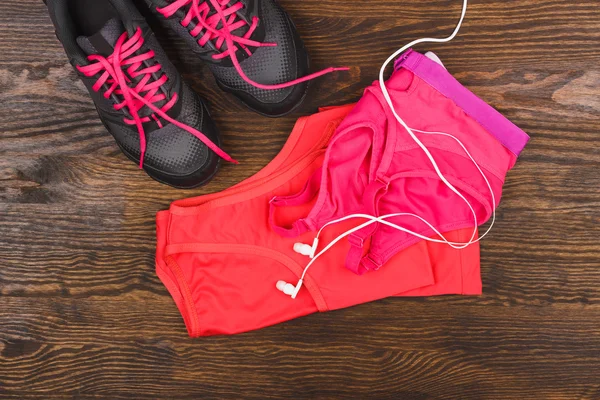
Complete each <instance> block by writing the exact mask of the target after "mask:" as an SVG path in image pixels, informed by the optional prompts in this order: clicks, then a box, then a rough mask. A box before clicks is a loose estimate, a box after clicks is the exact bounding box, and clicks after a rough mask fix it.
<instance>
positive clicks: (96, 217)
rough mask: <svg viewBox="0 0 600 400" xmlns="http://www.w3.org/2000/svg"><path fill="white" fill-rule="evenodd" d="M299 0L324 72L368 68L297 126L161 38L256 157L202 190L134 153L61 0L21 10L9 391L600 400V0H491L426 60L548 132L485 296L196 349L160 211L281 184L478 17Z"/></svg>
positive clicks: (10, 168)
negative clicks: (82, 71) (58, 7)
mask: <svg viewBox="0 0 600 400" xmlns="http://www.w3.org/2000/svg"><path fill="white" fill-rule="evenodd" d="M281 3H282V5H283V6H284V7H286V9H287V10H288V11H289V12H290V14H291V15H292V16H293V18H294V20H295V22H296V23H297V25H298V28H299V30H300V32H301V33H302V35H303V37H304V39H305V41H306V45H307V47H308V48H309V50H310V53H311V56H312V64H313V68H314V69H317V68H320V67H326V66H329V65H332V64H334V65H349V66H351V67H352V69H351V71H350V72H349V73H348V74H343V73H340V74H336V75H332V76H329V77H327V78H325V79H322V80H321V81H320V82H319V84H318V85H313V86H312V88H311V92H310V95H309V98H308V101H307V102H306V103H305V104H304V106H303V107H302V108H301V110H299V111H298V112H296V113H294V114H293V115H290V116H287V117H285V118H281V119H265V118H262V117H259V116H257V115H254V114H252V113H250V112H247V111H246V110H245V109H244V108H243V107H242V106H240V105H239V104H238V103H236V102H235V101H234V100H233V99H232V98H230V97H229V96H228V95H225V94H223V93H222V92H221V91H220V90H219V89H218V88H217V87H216V85H215V83H214V80H213V78H212V76H211V75H210V73H209V71H208V69H207V68H206V67H205V66H203V65H202V64H201V63H200V62H199V61H198V60H196V59H195V58H194V57H193V55H192V54H191V53H190V52H188V51H186V47H185V45H184V43H182V42H181V41H180V40H179V39H177V38H175V37H174V36H173V35H172V34H170V33H169V32H164V31H157V34H158V36H159V38H160V40H161V42H162V43H163V45H164V46H165V48H166V50H167V52H168V53H169V55H170V56H171V57H172V58H173V60H174V62H175V63H176V65H177V66H178V67H179V68H180V70H181V71H182V73H183V75H184V76H185V78H186V79H187V80H188V81H189V82H191V84H192V85H193V87H194V88H195V89H196V90H197V91H198V92H199V93H201V94H202V95H203V96H205V97H207V98H209V99H210V101H211V104H212V110H213V113H214V115H215V117H216V122H217V124H218V125H219V127H220V128H221V130H222V131H223V132H225V145H224V146H225V148H226V149H227V150H229V151H230V153H231V154H232V156H234V157H235V158H237V159H238V160H240V161H241V166H238V167H234V166H229V165H227V166H225V168H223V170H222V172H221V173H220V175H219V176H218V177H217V179H215V180H214V181H213V182H212V183H211V184H210V185H208V186H207V187H205V188H202V189H197V190H193V191H181V190H176V189H172V188H168V187H166V186H162V185H159V184H158V183H155V182H153V181H151V180H150V179H149V178H147V177H146V176H145V175H144V174H143V173H141V172H140V171H138V170H137V168H136V166H135V165H134V164H132V163H130V162H129V161H127V160H126V159H125V157H124V156H123V155H122V154H121V153H120V152H119V150H118V149H117V147H116V146H115V144H114V142H113V140H112V139H111V137H110V136H109V135H108V134H107V133H106V132H105V130H104V128H103V127H102V125H101V123H100V122H99V120H98V118H97V116H96V113H95V111H94V107H93V104H92V103H91V101H90V100H89V97H88V95H87V93H86V91H85V89H84V88H83V86H82V85H81V83H80V82H78V80H77V78H76V77H75V75H74V73H73V72H72V70H71V67H70V65H68V63H67V62H66V59H65V56H64V53H63V50H62V48H61V46H60V44H59V43H58V42H57V41H56V39H55V37H54V35H53V28H52V26H51V23H50V21H49V18H48V16H47V13H46V10H45V8H44V5H43V4H42V2H41V1H37V0H36V1H33V0H27V1H17V0H6V1H4V2H0V104H1V105H2V107H0V121H2V122H1V125H0V398H1V399H44V400H46V399H66V398H69V399H114V400H119V399H240V398H247V399H280V398H281V399H283V398H295V399H341V398H348V399H350V398H352V399H401V400H403V399H407V400H412V399H414V400H426V399H427V400H429V399H484V400H485V399H551V400H558V399H590V400H591V399H600V289H599V287H600V242H599V239H598V237H599V236H600V229H599V226H600V146H599V145H598V143H599V136H598V135H599V133H598V132H599V128H600V6H599V5H598V2H597V1H596V0H583V1H579V2H570V1H566V0H521V1H505V0H485V1H484V0H472V1H470V8H469V11H468V14H467V19H466V21H465V25H464V27H463V30H462V31H461V33H460V35H459V36H458V37H457V38H456V40H455V41H453V42H451V43H449V44H444V45H434V46H429V47H427V48H420V49H421V50H423V49H431V50H434V51H436V53H437V54H438V55H439V56H440V57H441V58H442V60H443V61H444V63H445V64H446V66H447V67H448V68H449V70H450V71H451V72H452V73H453V74H454V75H455V76H456V77H457V79H459V80H460V81H461V82H462V83H464V84H465V85H466V86H467V87H469V88H470V89H471V90H472V91H474V92H475V93H476V94H477V95H479V96H480V97H482V98H483V99H485V100H486V101H487V102H489V103H490V104H492V105H493V106H494V107H496V108H497V109H498V110H500V111H501V112H502V113H503V114H504V115H506V116H507V117H508V118H509V119H511V120H512V121H514V122H515V123H516V124H518V125H519V126H521V127H522V128H523V129H525V130H526V131H527V132H528V133H529V134H530V135H531V136H532V141H531V142H530V144H529V146H528V147H527V148H526V150H525V152H524V153H523V155H522V157H521V158H520V160H519V163H518V164H517V166H516V168H515V169H513V170H512V171H511V172H510V174H509V176H508V179H507V182H506V185H505V191H504V194H503V199H502V203H501V206H500V208H499V212H498V222H497V226H496V228H495V230H494V231H493V232H492V234H491V235H490V236H489V238H487V239H486V240H485V241H484V242H483V243H482V254H481V255H482V277H483V281H484V295H483V296H482V297H479V298H460V297H441V298H427V299H386V300H382V301H379V302H375V303H371V304H365V305H361V306H358V307H353V308H350V309H346V310H341V311H336V312H331V313H327V314H319V315H312V316H309V317H305V318H301V319H298V320H295V321H291V322H289V323H285V324H281V325H278V326H274V327H271V328H267V329H264V330H261V331H257V332H250V333H247V334H243V335H238V336H233V337H214V338H206V339H196V340H191V339H188V338H187V335H186V331H185V328H184V325H183V323H182V321H181V317H180V316H179V314H178V312H177V309H176V307H175V306H174V304H173V302H172V300H171V299H170V297H169V295H168V293H167V291H166V290H165V288H164V287H163V286H162V284H161V283H160V281H159V280H158V278H157V277H156V275H155V273H154V267H153V261H154V254H153V252H154V246H155V242H154V240H155V239H154V214H155V213H156V211H158V210H161V209H164V208H165V207H167V206H168V204H169V203H170V202H171V201H173V200H175V199H178V198H183V197H190V196H194V195H200V194H203V193H209V192H213V191H218V190H222V189H224V188H226V187H229V186H231V185H233V184H235V183H237V182H239V181H241V180H242V179H244V178H246V177H248V176H250V175H252V174H253V173H255V172H256V171H258V170H260V168H262V167H263V166H264V165H266V163H267V162H268V161H269V160H270V159H272V158H273V157H274V156H275V155H276V154H277V152H278V151H279V150H280V149H281V146H282V145H283V143H284V142H285V140H286V138H287V135H288V134H289V132H290V130H291V128H292V126H293V124H294V121H295V120H296V119H297V118H298V117H299V116H301V115H307V114H310V113H312V112H314V111H315V110H316V109H317V107H319V106H323V105H333V104H345V103H349V102H352V101H355V100H357V99H358V98H359V97H360V95H361V93H362V90H363V89H364V87H365V86H367V85H369V84H370V83H371V82H372V81H373V80H374V79H375V78H376V74H377V72H378V68H379V64H380V63H381V62H382V61H383V60H384V59H385V58H386V57H387V55H388V54H389V53H391V52H392V51H393V50H395V49H396V48H398V47H399V46H401V45H402V44H403V43H406V42H408V41H409V40H411V39H414V38H417V37H423V36H443V35H445V34H447V33H448V32H450V31H451V30H452V28H453V26H454V24H455V23H456V20H457V17H458V14H459V11H460V1H458V0H456V1H445V0H444V1H442V0H426V1H421V0H404V1H396V0H369V1H367V2H364V1H363V2H355V1H347V0H302V1H293V0H281ZM151 22H152V21H151Z"/></svg>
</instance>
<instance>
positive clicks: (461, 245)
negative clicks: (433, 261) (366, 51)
mask: <svg viewBox="0 0 600 400" xmlns="http://www.w3.org/2000/svg"><path fill="white" fill-rule="evenodd" d="M467 3H468V0H463V6H462V12H461V16H460V20H459V21H458V24H457V25H456V28H455V29H454V31H453V32H452V34H451V35H450V36H448V37H446V38H443V39H437V38H421V39H417V40H413V41H412V42H410V43H408V44H407V45H405V46H403V47H402V48H400V49H399V50H397V51H396V52H394V54H392V55H391V56H390V57H389V58H388V59H387V60H386V61H385V62H384V63H383V65H382V66H381V69H380V71H379V84H380V87H381V90H382V92H383V96H384V98H385V100H386V102H387V104H388V106H389V107H390V109H391V110H392V113H393V114H394V117H395V118H396V120H397V121H398V122H399V123H400V125H402V126H403V127H404V129H405V130H406V131H407V132H408V134H409V135H410V136H411V138H412V139H413V140H414V141H415V143H417V145H418V146H419V147H420V148H421V149H422V150H423V152H424V153H425V155H426V156H427V158H428V159H429V161H430V162H431V164H432V166H433V168H434V170H435V171H436V173H437V175H438V177H439V178H440V180H441V181H442V182H443V183H444V184H445V185H446V186H447V187H448V188H449V189H450V190H451V191H452V192H454V193H455V194H457V195H458V196H459V197H460V198H461V199H462V200H463V201H464V202H465V203H466V204H467V206H468V207H469V209H470V211H471V213H472V214H473V219H474V228H473V234H472V235H471V238H470V239H469V241H468V242H466V243H457V242H451V241H448V240H447V239H446V238H445V237H444V235H443V234H442V233H441V232H439V231H438V230H437V229H436V228H435V227H434V226H433V225H432V224H430V223H429V222H428V221H426V220H425V219H423V218H422V217H420V216H418V215H416V214H412V213H394V214H387V215H382V216H380V217H375V216H372V215H368V214H352V215H347V216H345V217H342V218H339V219H336V220H334V221H330V222H328V223H327V224H325V225H324V226H322V227H321V229H320V230H319V232H318V233H317V236H316V239H317V240H315V242H314V243H315V244H314V246H316V244H317V243H318V238H319V236H320V235H321V233H322V231H323V230H324V229H325V228H326V227H328V226H331V225H334V224H337V223H340V222H342V221H346V220H349V219H354V218H362V219H367V220H368V221H367V222H365V223H363V224H361V225H358V226H356V227H354V228H352V229H350V230H348V231H346V232H344V233H343V234H341V235H339V236H338V237H336V238H335V239H333V240H332V241H331V242H330V243H329V244H328V245H327V246H326V247H325V248H324V249H323V250H321V251H320V252H319V253H317V254H316V255H315V256H314V257H313V258H312V259H311V260H310V262H309V263H308V264H307V265H306V267H305V268H304V271H303V272H302V276H301V278H300V280H299V282H298V284H297V285H296V287H295V290H294V293H293V294H292V298H295V297H296V295H297V293H298V291H299V290H300V288H301V287H302V284H303V281H304V278H305V276H306V273H307V271H308V269H309V268H310V267H311V266H312V265H313V264H314V262H315V261H316V260H317V259H318V258H319V257H321V256H322V255H323V254H325V253H326V252H327V251H328V250H329V249H330V248H331V247H333V246H334V245H335V244H336V243H338V242H339V241H340V240H342V239H343V238H345V237H347V236H349V235H351V234H353V233H354V232H357V231H359V230H361V229H363V228H365V227H367V226H369V225H371V224H374V223H377V222H378V223H381V224H384V225H387V226H390V227H392V228H394V229H397V230H400V231H403V232H406V233H409V234H411V235H414V236H416V237H418V238H420V239H423V240H427V241H430V242H435V243H445V244H448V245H449V246H451V247H452V248H455V249H464V248H466V247H467V246H469V245H471V244H473V243H476V242H478V241H480V240H481V239H483V238H484V237H485V236H486V235H487V234H488V233H489V232H490V231H491V229H492V227H493V226H494V223H495V221H496V198H495V196H494V191H493V190H492V187H491V185H490V183H489V181H488V179H487V177H486V176H485V174H484V173H483V171H482V170H481V168H480V167H479V165H478V164H477V162H476V161H475V159H474V158H473V157H472V156H471V154H470V153H469V151H468V150H467V148H466V147H465V146H464V145H463V143H462V142H461V141H460V140H459V139H458V138H456V137H455V136H453V135H451V134H449V133H446V132H429V131H423V130H419V129H412V128H410V127H409V126H408V125H407V124H406V122H404V120H403V119H402V118H401V117H400V116H399V115H398V113H397V112H396V110H395V108H394V105H393V102H392V99H391V96H390V94H389V92H388V90H387V88H386V86H385V79H384V74H385V70H386V68H387V66H388V65H389V64H390V63H391V62H392V61H393V60H394V59H395V58H396V57H398V55H400V54H402V53H403V52H405V51H406V50H408V49H409V48H411V47H413V46H415V45H417V44H420V43H426V42H430V43H445V42H449V41H451V40H452V39H454V38H455V37H456V35H457V34H458V32H459V31H460V28H461V26H462V23H463V20H464V18H465V15H466V12H467ZM414 132H419V133H422V134H429V135H442V136H447V137H451V138H452V139H454V140H455V141H456V142H457V143H458V144H459V145H460V146H461V147H462V149H463V150H464V151H465V153H466V154H467V156H468V157H469V158H470V159H471V161H472V162H473V163H474V164H475V166H476V167H477V170H478V171H479V173H480V174H481V176H482V177H483V179H484V180H485V183H486V184H487V186H488V189H489V190H490V194H491V198H492V222H491V224H490V226H489V227H488V229H487V230H486V231H485V233H483V234H482V235H481V236H480V237H479V238H477V239H476V238H475V237H476V236H477V226H478V224H477V214H476V212H475V210H474V209H473V206H472V205H471V204H470V203H469V201H468V200H467V199H466V198H465V197H464V196H463V195H462V194H461V193H460V192H459V191H458V190H457V189H456V188H455V187H454V186H453V185H452V184H451V183H450V182H449V181H448V180H447V179H446V178H445V177H444V175H443V174H442V172H441V171H440V169H439V167H438V165H437V163H436V161H435V159H434V158H433V156H432V155H431V153H430V152H429V150H428V149H427V147H426V146H425V145H424V144H423V143H422V142H421V141H420V140H419V138H418V137H417V136H416V135H415V134H414ZM400 216H411V217H415V218H417V219H419V220H421V221H422V222H423V223H425V224H426V225H427V226H428V227H429V228H430V229H431V230H433V231H434V232H435V234H436V235H438V236H439V237H440V238H441V240H440V239H433V238H430V237H427V236H424V235H421V234H419V233H417V232H413V231H411V230H409V229H406V228H403V227H401V226H399V225H396V224H394V223H392V222H389V221H387V219H389V218H394V217H400ZM314 250H315V249H313V252H314Z"/></svg>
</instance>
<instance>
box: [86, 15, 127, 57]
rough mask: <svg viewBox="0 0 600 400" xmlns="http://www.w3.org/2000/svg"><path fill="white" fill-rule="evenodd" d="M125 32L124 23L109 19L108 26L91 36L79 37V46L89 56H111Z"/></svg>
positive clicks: (105, 25) (116, 19)
mask: <svg viewBox="0 0 600 400" xmlns="http://www.w3.org/2000/svg"><path fill="white" fill-rule="evenodd" d="M123 32H125V27H124V26H123V23H122V22H121V20H119V19H118V18H113V19H109V20H108V21H107V22H106V24H104V26H103V27H102V28H101V29H100V30H99V31H98V32H96V33H94V34H93V35H91V36H79V37H78V38H77V44H78V45H79V47H81V49H82V50H83V51H84V52H85V53H86V54H87V55H92V54H100V55H102V56H104V57H108V56H109V55H111V54H112V53H113V51H114V49H115V44H116V43H117V40H119V37H120V36H121V35H122V34H123Z"/></svg>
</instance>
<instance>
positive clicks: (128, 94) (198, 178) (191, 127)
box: [45, 0, 233, 188]
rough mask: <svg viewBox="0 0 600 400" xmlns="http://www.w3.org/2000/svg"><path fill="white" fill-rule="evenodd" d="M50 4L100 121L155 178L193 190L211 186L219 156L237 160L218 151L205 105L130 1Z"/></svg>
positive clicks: (87, 0) (71, 0)
mask: <svg viewBox="0 0 600 400" xmlns="http://www.w3.org/2000/svg"><path fill="white" fill-rule="evenodd" d="M45 2H46V3H47V5H48V9H49V12H50V16H51V18H52V21H53V23H54V26H55V28H56V36H57V37H58V39H59V40H60V42H61V43H62V45H63V47H64V48H65V51H66V53H67V55H68V57H69V61H70V62H71V64H72V65H73V66H74V67H75V69H76V71H77V72H78V74H79V77H80V78H81V80H82V81H83V83H84V84H85V86H86V87H87V88H88V90H89V92H90V94H91V96H92V99H93V100H94V103H95V105H96V109H97V110H98V114H99V115H100V119H101V120H102V122H103V123H104V125H105V126H106V129H107V130H108V131H109V132H110V133H111V134H112V135H113V136H114V138H115V140H116V142H117V144H118V145H119V147H120V148H121V150H122V151H123V153H125V155H126V156H127V157H129V158H130V159H131V160H133V161H135V162H138V163H139V164H140V168H143V169H144V170H145V171H146V172H147V173H148V175H150V176H151V177H152V178H154V179H156V180H157V181H159V182H163V183H166V184H169V185H171V186H174V187H178V188H192V187H196V186H200V185H203V184H205V183H207V182H208V181H210V179H211V178H212V177H213V176H214V175H215V174H216V172H217V170H218V168H219V165H220V158H219V157H222V158H224V159H227V160H229V161H233V160H232V159H231V158H230V157H229V156H228V155H227V154H225V153H224V152H223V151H222V150H221V149H220V148H219V147H218V144H219V143H220V138H219V132H218V130H217V128H216V127H215V124H214V123H213V121H212V119H211V118H210V115H209V113H208V109H207V106H206V103H205V101H204V100H202V99H201V98H200V97H199V96H198V95H197V94H196V93H194V92H193V91H192V90H191V89H190V88H189V87H188V86H187V85H186V84H185V83H184V82H183V80H182V79H181V76H180V75H179V73H178V72H177V70H176V69H175V67H174V66H173V65H172V64H171V62H170V61H169V59H168V58H167V56H166V55H165V53H164V51H163V49H162V48H161V47H160V45H159V44H158V42H157V40H156V38H155V37H154V34H153V33H152V32H151V30H150V29H149V27H148V26H147V24H146V22H145V20H144V18H143V17H142V16H141V15H140V14H139V12H138V10H137V9H136V8H135V6H134V5H133V4H132V3H130V0H45ZM215 143H216V144H215ZM211 150H212V151H211Z"/></svg>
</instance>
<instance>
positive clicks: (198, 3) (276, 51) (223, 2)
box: [145, 0, 346, 117]
mask: <svg viewBox="0 0 600 400" xmlns="http://www.w3.org/2000/svg"><path fill="white" fill-rule="evenodd" d="M145 1H146V3H147V4H148V5H149V6H150V8H151V9H152V11H153V12H154V13H156V14H157V15H159V16H161V17H164V18H161V19H166V22H165V23H166V25H167V26H169V27H170V28H171V29H173V30H174V31H175V32H177V34H178V35H179V36H181V37H182V38H184V39H185V40H186V41H187V42H188V43H189V44H190V46H191V48H192V50H193V51H194V53H195V54H197V55H198V56H199V57H200V58H201V59H202V60H204V61H207V62H208V63H209V66H210V69H211V71H212V72H213V74H214V75H215V78H216V80H217V83H218V85H219V87H221V89H223V90H224V91H226V92H229V93H232V94H234V95H235V96H237V97H238V98H239V99H240V100H241V101H242V102H243V103H244V104H245V105H246V106H247V107H249V108H250V109H252V110H254V111H256V112H258V113H260V114H263V115H267V116H270V117H277V116H281V115H285V114H287V113H289V112H291V111H293V110H294V109H295V108H296V107H298V106H299V105H300V104H301V103H302V101H303V100H304V98H305V97H306V92H307V89H308V81H309V80H311V79H314V78H316V77H318V76H321V75H324V74H326V73H329V72H332V71H335V70H345V69H346V68H329V69H326V70H323V71H321V72H319V73H315V74H311V75H308V76H306V74H307V73H308V71H309V65H308V64H309V62H308V54H307V52H306V49H305V48H304V45H303V43H302V40H301V39H300V36H299V35H298V32H297V31H296V28H295V26H294V23H293V22H292V20H291V19H290V17H289V15H288V14H287V13H286V12H285V11H284V10H283V9H282V8H281V7H280V6H279V5H278V4H277V3H276V2H275V1H274V0H145ZM229 49H232V51H230V50H229Z"/></svg>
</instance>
